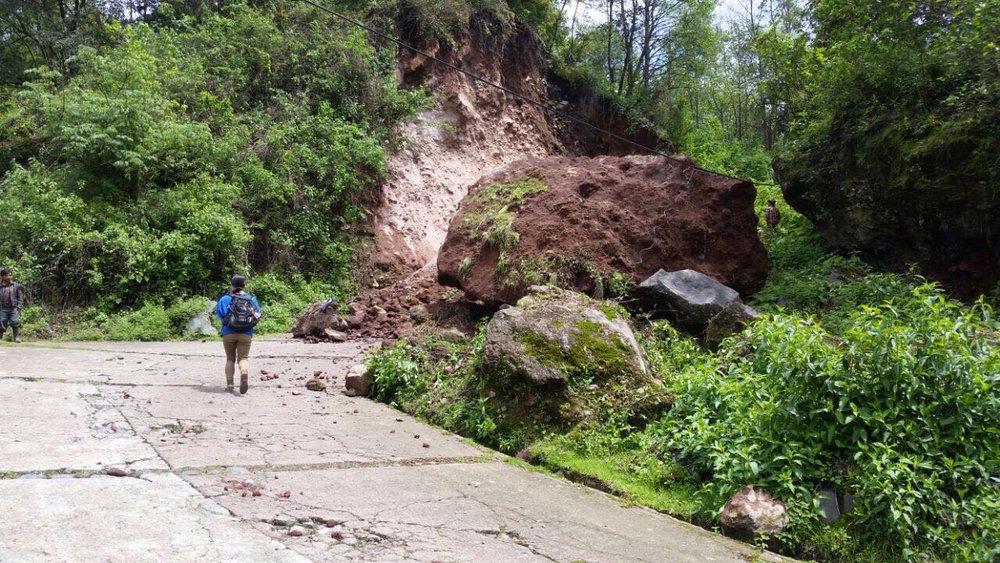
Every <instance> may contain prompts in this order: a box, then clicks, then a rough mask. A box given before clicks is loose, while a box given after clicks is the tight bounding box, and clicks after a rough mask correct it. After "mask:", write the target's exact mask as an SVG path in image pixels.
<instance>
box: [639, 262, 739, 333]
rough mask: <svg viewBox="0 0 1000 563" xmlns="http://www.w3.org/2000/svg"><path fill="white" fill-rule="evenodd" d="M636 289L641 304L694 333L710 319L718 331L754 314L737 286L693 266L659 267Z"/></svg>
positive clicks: (707, 324)
mask: <svg viewBox="0 0 1000 563" xmlns="http://www.w3.org/2000/svg"><path fill="white" fill-rule="evenodd" d="M639 292H640V294H641V296H642V304H643V307H644V308H646V309H647V310H649V311H650V312H651V313H653V314H654V315H658V316H666V317H667V318H669V319H670V320H671V321H672V322H673V323H674V324H676V325H677V326H678V327H680V328H682V329H684V330H687V331H690V332H693V333H696V334H701V333H702V332H704V331H705V330H706V329H707V328H708V327H709V326H710V325H713V319H714V320H715V321H716V322H715V323H714V326H716V327H718V329H717V331H714V332H713V333H716V332H717V333H720V334H721V333H722V332H724V328H723V327H728V328H730V329H731V328H733V327H735V325H736V324H737V323H739V322H745V321H746V320H748V319H750V318H753V316H754V315H755V314H756V313H755V312H754V310H753V309H751V308H750V307H748V306H746V305H744V304H743V301H742V300H741V299H740V294H739V293H737V292H736V290H734V289H732V288H730V287H727V286H725V285H723V284H721V283H719V282H718V281H716V280H714V279H712V278H711V277H709V276H706V275H705V274H703V273H701V272H696V271H694V270H679V271H676V272H666V271H664V270H659V271H658V272H656V273H655V274H653V275H652V276H650V277H649V278H648V279H646V280H644V281H643V282H642V283H641V284H639ZM724 336H725V335H724V334H722V337H724Z"/></svg>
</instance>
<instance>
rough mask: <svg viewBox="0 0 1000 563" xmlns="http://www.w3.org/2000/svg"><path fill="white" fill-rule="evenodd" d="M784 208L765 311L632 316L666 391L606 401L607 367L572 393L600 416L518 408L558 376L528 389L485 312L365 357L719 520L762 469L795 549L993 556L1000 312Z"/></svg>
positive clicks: (453, 420) (692, 514)
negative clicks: (840, 249)
mask: <svg viewBox="0 0 1000 563" xmlns="http://www.w3.org/2000/svg"><path fill="white" fill-rule="evenodd" d="M766 195H767V191H766V189H765V190H764V191H763V196H765V197H766ZM784 211H785V212H786V219H785V221H783V223H782V225H780V226H779V227H778V229H777V230H776V231H774V232H768V233H765V235H764V236H765V241H766V244H767V245H768V248H769V251H770V256H771V263H772V268H773V271H772V277H771V281H770V282H769V284H768V285H767V286H766V287H765V289H764V291H762V292H761V293H760V294H758V295H757V296H756V297H755V299H754V300H753V301H752V302H751V303H752V304H753V305H754V306H755V307H757V308H758V310H759V311H761V312H763V313H764V314H763V315H762V316H761V318H760V319H759V320H757V321H755V322H754V323H752V324H751V325H750V326H749V327H747V328H746V329H745V330H744V331H743V332H741V333H738V334H736V335H734V336H732V337H730V338H729V339H728V340H726V341H725V342H724V343H723V345H722V346H721V347H720V348H719V350H717V351H715V352H713V351H710V350H708V349H707V348H705V347H704V346H702V344H701V343H699V342H698V341H697V340H696V339H695V338H693V337H691V336H688V335H685V334H683V333H680V332H678V331H677V330H676V329H674V328H673V327H672V326H670V324H669V323H668V322H667V321H663V320H658V321H652V322H647V321H645V320H643V319H642V318H641V317H640V318H636V319H635V321H636V324H637V327H638V328H639V329H640V333H641V335H642V338H641V344H642V345H643V348H644V350H645V353H646V357H647V359H648V360H649V362H650V364H651V366H652V368H653V371H654V373H655V374H656V376H657V377H658V378H659V379H660V380H661V381H662V382H663V383H664V386H663V387H662V388H661V389H638V388H635V387H630V386H629V385H627V384H626V382H622V384H621V385H619V386H617V387H615V389H614V390H611V391H610V392H608V391H606V392H605V393H604V394H602V396H601V398H599V399H597V400H591V399H592V398H588V397H587V396H586V394H587V391H588V389H589V388H588V384H589V383H590V382H591V381H592V380H593V379H594V378H595V376H600V375H601V374H600V373H597V370H600V369H602V368H601V366H600V365H599V364H595V365H594V366H592V368H591V369H592V370H594V372H593V373H586V372H585V373H574V375H573V377H572V378H571V379H570V381H569V382H567V384H566V388H565V390H564V391H560V393H564V394H563V395H561V396H562V400H563V401H565V403H566V404H573V405H578V404H581V403H582V402H583V403H585V404H587V405H588V408H589V409H590V410H589V411H588V412H590V413H591V416H590V417H589V418H588V419H587V420H586V421H584V422H582V423H579V424H576V425H573V426H572V427H565V426H560V425H555V424H552V423H551V421H550V420H547V419H545V418H544V417H539V416H535V414H536V411H530V412H528V413H525V409H523V408H520V409H519V408H518V403H521V402H523V400H524V399H523V398H524V397H531V396H533V395H542V394H546V393H550V392H551V389H542V388H540V387H537V386H535V387H533V386H532V385H529V384H523V385H522V387H523V389H522V388H520V387H517V384H516V383H514V382H513V381H512V380H511V379H510V378H506V379H505V377H508V376H505V374H496V373H491V372H490V368H489V367H488V366H485V365H484V364H483V361H482V351H483V332H484V327H481V328H480V331H479V333H477V335H476V336H475V337H474V338H473V339H471V340H470V341H469V342H465V343H458V344H456V343H452V342H448V341H445V340H441V339H438V338H435V337H434V336H433V334H432V333H428V334H426V335H424V336H420V335H415V336H414V337H411V338H409V339H404V340H401V341H398V342H396V343H395V344H394V345H393V346H391V347H388V348H385V349H382V350H381V351H379V352H377V353H376V354H375V355H373V356H372V357H371V358H370V360H369V364H368V365H369V369H370V372H371V375H372V378H373V385H374V390H373V393H374V396H375V398H376V399H378V400H380V401H383V402H386V403H389V404H391V405H394V406H396V407H397V408H400V409H402V410H404V411H407V412H409V413H412V414H414V415H416V416H418V417H421V418H424V419H426V420H428V421H430V422H432V423H434V424H437V425H440V426H443V427H445V428H448V429H450V430H453V431H456V432H458V433H460V434H462V435H465V436H469V437H471V438H474V439H476V440H477V441H479V442H481V443H484V444H487V445H489V446H491V447H494V448H497V449H499V450H501V451H504V452H506V453H508V454H510V455H515V454H516V455H518V456H519V457H522V458H527V459H531V460H533V461H534V462H536V463H539V464H541V465H542V466H544V467H547V468H549V469H550V470H552V471H555V472H558V473H561V474H563V475H566V476H568V477H570V478H572V479H575V480H579V481H581V482H584V483H587V484H590V485H593V486H597V487H599V488H602V489H605V490H608V491H610V492H613V493H615V494H618V495H620V496H622V497H623V498H625V499H628V500H630V501H632V502H636V503H639V504H643V505H646V506H650V507H653V508H656V509H658V510H662V511H665V512H668V513H670V514H673V515H675V516H678V517H681V518H684V519H687V520H689V521H692V522H695V523H698V524H701V525H705V526H709V527H711V526H714V525H717V524H716V520H715V519H716V518H717V514H718V510H719V507H720V506H722V504H723V503H725V501H726V499H727V498H728V497H729V495H730V494H732V493H733V492H734V491H735V490H737V489H739V488H740V487H742V486H744V485H746V484H751V483H753V484H757V485H759V486H762V487H763V488H765V489H766V490H768V491H770V492H771V493H772V494H774V495H776V496H777V497H778V498H781V499H782V500H783V501H784V502H785V503H786V505H787V508H788V510H789V513H790V516H791V522H792V523H791V524H790V525H789V526H788V527H787V528H786V529H785V531H784V532H782V533H781V534H780V535H779V536H778V537H777V538H776V539H777V543H778V545H777V547H778V548H779V549H780V550H781V551H782V552H784V553H787V554H790V555H794V556H798V557H804V558H814V559H819V560H835V561H871V562H873V563H874V562H881V561H906V560H912V559H921V558H924V559H930V560H964V561H989V560H992V559H994V558H995V557H996V556H997V554H998V553H1000V551H998V550H1000V543H998V541H997V539H998V538H1000V518H998V515H1000V481H998V475H1000V473H998V472H1000V445H998V444H1000V440H997V438H998V437H1000V430H998V429H1000V387H998V384H1000V379H998V377H1000V347H998V346H997V342H998V340H1000V322H998V320H997V319H996V318H995V316H994V313H993V310H992V308H991V307H990V306H989V305H988V304H987V303H985V301H979V302H977V303H975V304H972V305H966V304H962V303H960V302H957V301H955V300H952V299H949V298H948V297H947V296H946V295H945V294H944V293H943V292H942V291H941V289H940V288H938V287H937V286H935V285H934V284H930V283H927V282H926V281H924V280H922V279H920V278H919V277H916V276H902V275H897V274H885V273H876V272H872V271H871V269H870V268H868V267H867V266H865V265H864V264H863V263H862V262H860V261H859V260H857V259H854V258H849V257H848V258H845V257H840V256H835V255H830V254H827V253H825V252H824V251H823V249H822V246H821V245H820V244H819V241H818V238H817V237H816V236H815V235H814V234H812V233H811V232H810V229H809V226H808V223H807V222H806V221H804V220H803V219H802V218H801V217H798V216H796V214H795V213H794V211H791V210H784ZM803 254H804V255H805V256H809V257H810V259H800V258H799V257H800V256H802V255H803ZM624 301H625V303H626V304H627V303H628V300H627V299H625V300H624ZM491 381H492V382H494V383H492V384H491ZM497 382H502V383H497ZM515 387H517V388H516V389H515ZM519 397H520V399H519ZM650 405H656V406H657V407H658V408H655V409H652V410H651V409H649V408H648V407H649V406H650ZM822 489H836V490H847V491H850V492H851V493H852V494H853V496H854V509H853V510H852V511H851V512H849V513H847V514H845V515H844V516H843V517H842V518H841V519H840V520H838V521H837V522H835V523H833V524H826V523H824V522H823V520H822V519H821V517H820V513H819V511H818V503H819V492H820V490H822Z"/></svg>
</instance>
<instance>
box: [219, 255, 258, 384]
mask: <svg viewBox="0 0 1000 563" xmlns="http://www.w3.org/2000/svg"><path fill="white" fill-rule="evenodd" d="M246 284H247V279H246V278H245V277H243V276H241V275H239V274H237V275H235V276H233V279H232V281H231V283H230V285H231V286H232V287H230V289H229V293H227V294H225V295H223V296H222V297H220V298H219V302H218V304H217V305H216V306H215V316H217V317H219V319H220V320H221V321H222V330H221V331H220V332H221V334H222V347H223V349H225V351H226V389H228V390H229V391H232V390H233V376H234V375H235V372H236V364H237V362H239V366H240V394H241V395H242V394H245V393H246V392H247V389H249V387H250V382H249V377H250V361H249V357H250V342H251V340H252V339H253V327H254V325H255V324H257V320H258V319H260V304H259V303H257V298H256V297H254V296H253V295H250V294H249V293H246V292H245V291H243V288H244V287H246Z"/></svg>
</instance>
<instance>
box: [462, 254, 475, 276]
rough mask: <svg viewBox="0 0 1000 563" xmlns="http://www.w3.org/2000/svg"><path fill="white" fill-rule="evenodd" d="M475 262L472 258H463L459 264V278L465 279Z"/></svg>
mask: <svg viewBox="0 0 1000 563" xmlns="http://www.w3.org/2000/svg"><path fill="white" fill-rule="evenodd" d="M473 262H475V260H473V258H472V256H466V257H465V258H462V261H461V262H459V263H458V277H460V278H464V277H466V276H468V275H469V270H471V269H472V264H473Z"/></svg>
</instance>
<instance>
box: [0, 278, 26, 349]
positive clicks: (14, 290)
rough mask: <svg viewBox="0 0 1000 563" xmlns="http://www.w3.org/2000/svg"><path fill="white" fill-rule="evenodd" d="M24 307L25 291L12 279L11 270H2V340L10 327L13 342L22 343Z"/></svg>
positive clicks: (0, 284)
mask: <svg viewBox="0 0 1000 563" xmlns="http://www.w3.org/2000/svg"><path fill="white" fill-rule="evenodd" d="M22 307H24V290H23V289H22V288H21V284H19V283H17V282H16V281H14V280H13V279H11V275H10V270H8V269H7V268H4V269H3V270H0V339H3V333H5V332H7V327H8V326H9V327H10V331H11V336H10V339H11V341H12V342H20V341H21V339H20V338H18V334H19V333H20V332H21V308H22Z"/></svg>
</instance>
